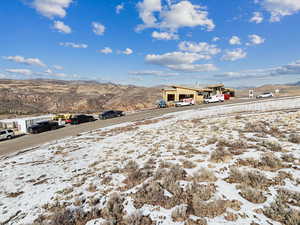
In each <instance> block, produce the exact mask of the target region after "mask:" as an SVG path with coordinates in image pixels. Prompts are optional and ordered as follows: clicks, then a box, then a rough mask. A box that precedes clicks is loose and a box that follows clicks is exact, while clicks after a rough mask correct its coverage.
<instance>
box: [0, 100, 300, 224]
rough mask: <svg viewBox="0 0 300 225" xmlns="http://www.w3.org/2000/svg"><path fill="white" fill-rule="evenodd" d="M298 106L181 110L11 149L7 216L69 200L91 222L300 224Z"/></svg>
mask: <svg viewBox="0 0 300 225" xmlns="http://www.w3.org/2000/svg"><path fill="white" fill-rule="evenodd" d="M297 108H298V109H297ZM299 108H300V99H299V98H298V99H297V98H296V99H289V100H279V101H266V102H263V103H251V104H247V105H246V104H235V105H231V106H230V105H229V106H216V107H213V108H209V109H206V110H203V109H201V110H190V111H186V112H180V113H172V114H168V115H166V116H164V117H160V118H156V119H152V120H146V121H140V122H135V123H126V124H122V125H118V126H113V127H109V128H105V129H100V130H96V131H92V132H89V133H85V134H82V135H79V136H76V137H72V138H68V139H64V140H61V141H58V142H53V143H49V144H46V145H43V146H41V147H39V148H38V149H35V150H34V151H32V152H26V153H24V154H20V155H15V156H11V157H9V158H6V159H3V160H2V161H1V162H0V224H1V225H2V224H5V225H6V224H9V225H12V224H33V221H34V220H36V219H37V218H38V217H39V216H40V217H39V220H38V221H36V223H35V224H46V221H47V219H51V220H54V219H53V218H55V216H56V215H57V214H61V213H63V212H64V210H65V209H66V208H69V209H71V211H72V212H75V211H76V210H80V212H85V216H82V215H77V217H76V218H79V219H80V220H82V221H83V222H82V223H80V224H85V223H86V224H88V225H92V224H98V225H100V224H101V225H102V224H128V225H129V224H134V223H133V222H132V221H133V220H139V221H140V222H139V223H136V224H161V225H173V224H174V225H175V224H176V225H183V224H185V225H193V224H206V223H207V224H214V225H215V224H252V225H254V224H270V223H272V224H281V223H285V224H299V222H300V214H299V209H300V194H299V192H295V191H297V190H298V191H299V190H300V188H299V184H300V160H299V159H300V144H299V143H300V137H299V136H298V134H300V111H299ZM113 193H114V194H113ZM275 200H276V201H277V202H278V201H279V200H280V201H279V202H280V204H279V205H280V206H278V205H276V204H275V203H274V201H275ZM77 214H78V213H77ZM41 215H43V216H44V217H41ZM83 217H84V219H83ZM200 219H201V220H200ZM197 220H198V222H194V221H197ZM275 220H276V221H275ZM108 221H114V222H115V223H107V222H108ZM130 221H131V222H130ZM149 221H150V222H149ZM56 224H59V223H56ZM69 224H74V223H69Z"/></svg>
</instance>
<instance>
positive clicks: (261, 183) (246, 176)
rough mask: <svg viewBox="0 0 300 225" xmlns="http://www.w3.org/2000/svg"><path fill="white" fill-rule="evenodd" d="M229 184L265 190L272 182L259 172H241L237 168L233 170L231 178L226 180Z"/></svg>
mask: <svg viewBox="0 0 300 225" xmlns="http://www.w3.org/2000/svg"><path fill="white" fill-rule="evenodd" d="M225 180H226V181H227V182H229V183H239V184H241V185H242V186H249V187H252V188H256V189H261V190H265V189H267V188H268V187H269V186H270V185H271V184H272V182H271V181H270V180H269V179H267V178H266V176H265V175H264V174H263V173H262V172H259V171H241V170H239V169H236V168H231V169H230V172H229V177H228V178H226V179H225Z"/></svg>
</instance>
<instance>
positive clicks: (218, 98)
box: [204, 95, 224, 104]
mask: <svg viewBox="0 0 300 225" xmlns="http://www.w3.org/2000/svg"><path fill="white" fill-rule="evenodd" d="M215 102H224V95H214V96H210V97H208V98H206V99H204V103H206V104H208V103H215Z"/></svg>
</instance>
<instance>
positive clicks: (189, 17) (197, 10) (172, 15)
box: [160, 1, 215, 31]
mask: <svg viewBox="0 0 300 225" xmlns="http://www.w3.org/2000/svg"><path fill="white" fill-rule="evenodd" d="M161 16H162V18H163V21H162V23H161V25H160V26H161V27H162V28H169V29H172V30H176V29H178V28H180V27H196V26H203V27H205V28H206V29H207V30H208V31H211V30H213V29H214V28H215V25H214V23H213V21H212V20H211V19H208V17H207V16H208V12H207V11H205V10H204V8H203V7H201V6H199V5H193V4H192V3H191V2H189V1H181V2H179V3H177V4H174V5H171V7H170V10H167V11H163V12H162V13H161Z"/></svg>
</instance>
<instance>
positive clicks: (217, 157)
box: [210, 147, 232, 163]
mask: <svg viewBox="0 0 300 225" xmlns="http://www.w3.org/2000/svg"><path fill="white" fill-rule="evenodd" d="M231 159H232V154H231V153H230V152H229V151H228V150H226V149H225V148H224V147H218V148H217V149H216V150H214V151H213V152H212V153H211V154H210V161H212V162H214V163H222V162H229V161H230V160H231Z"/></svg>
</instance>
